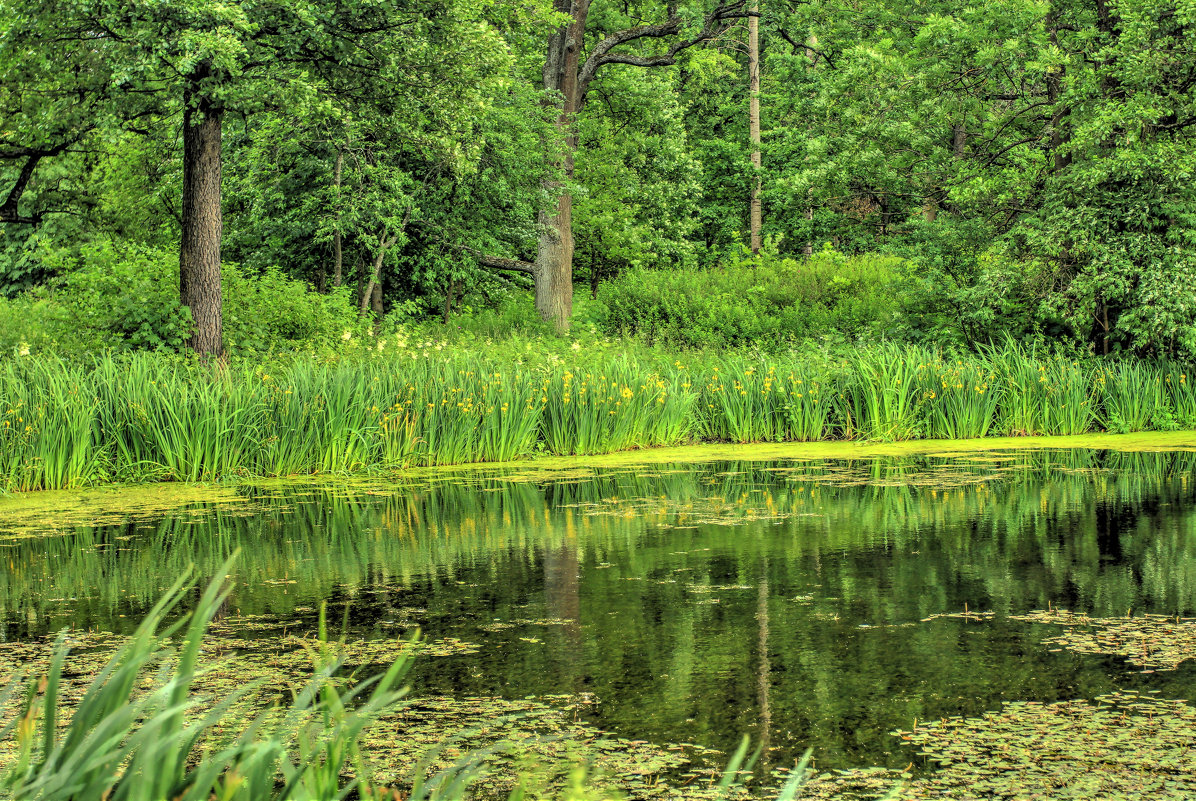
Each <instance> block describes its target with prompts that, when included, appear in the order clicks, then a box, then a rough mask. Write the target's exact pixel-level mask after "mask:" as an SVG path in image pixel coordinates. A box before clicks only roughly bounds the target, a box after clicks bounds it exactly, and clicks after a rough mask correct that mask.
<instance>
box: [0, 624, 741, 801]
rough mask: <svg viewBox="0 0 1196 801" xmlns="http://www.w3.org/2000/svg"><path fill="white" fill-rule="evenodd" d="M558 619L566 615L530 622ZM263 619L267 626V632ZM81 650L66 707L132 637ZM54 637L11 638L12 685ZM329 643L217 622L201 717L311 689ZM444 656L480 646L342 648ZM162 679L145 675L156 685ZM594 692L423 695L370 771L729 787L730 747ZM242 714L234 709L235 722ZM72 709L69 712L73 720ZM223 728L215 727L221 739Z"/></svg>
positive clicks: (200, 680)
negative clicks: (630, 721)
mask: <svg viewBox="0 0 1196 801" xmlns="http://www.w3.org/2000/svg"><path fill="white" fill-rule="evenodd" d="M525 622H527V623H529V624H532V625H558V624H559V623H561V622H562V621H556V620H537V621H525ZM260 625H262V624H260V623H259V628H257V629H256V630H257V631H262V630H263V629H262V628H260ZM67 642H68V643H69V644H70V645H71V653H70V657H69V660H68V663H67V664H68V666H69V667H68V669H67V671H66V672H65V673H64V677H63V678H64V681H63V684H62V687H61V690H60V698H61V701H62V706H63V708H65V709H68V710H69V709H70V708H72V707H73V706H74V705H75V704H77V703H78V702H79V701H80V700H81V698H82V694H83V692H84V690H85V689H86V686H87V683H88V682H89V681H90V680H91V679H92V677H94V676H95V675H96V674H97V673H99V672H100V670H101V669H102V668H103V666H104V664H105V663H106V661H107V660H108V659H109V658H110V657H111V656H112V654H113V653H114V652H115V651H116V650H117V649H118V648H119V647H120V645H121V644H122V643H123V642H124V638H121V637H114V636H112V635H107V634H100V633H94V632H93V633H88V632H81V633H74V634H71V635H70V636H69V637H68V640H67ZM51 645H52V642H51V641H49V640H47V641H43V642H32V643H0V683H4V684H7V683H8V682H10V681H12V680H13V679H14V678H16V677H18V676H23V677H25V678H32V677H35V676H37V675H40V674H41V673H42V672H44V671H45V670H46V669H47V668H48V666H49V663H50V656H51ZM325 647H327V646H325V645H324V644H322V643H320V642H319V641H313V640H311V639H309V638H305V637H298V636H295V635H286V636H283V637H280V638H269V639H245V638H242V637H236V636H231V635H230V634H229V633H228V630H227V627H226V626H217V627H215V628H214V630H212V631H211V632H210V633H209V635H208V636H207V637H205V639H204V646H203V654H204V657H203V658H204V660H205V663H206V664H205V665H204V666H203V669H202V671H201V672H200V674H199V675H198V676H197V678H196V681H195V683H194V700H195V706H194V708H193V710H192V712H193V713H194V714H202V713H203V712H205V711H207V710H209V709H211V708H212V706H213V705H214V704H215V703H216V702H217V701H219V700H220V699H223V698H226V697H228V696H230V695H232V694H233V693H234V692H235V691H238V690H244V689H245V688H246V687H249V688H251V690H250V692H249V693H248V694H247V695H246V696H245V697H244V698H243V699H242V700H241V701H240V702H239V704H238V709H240V710H241V711H242V712H243V715H244V716H248V715H250V714H253V713H256V712H257V711H258V710H260V709H263V708H265V707H267V706H269V705H270V704H271V703H274V702H279V701H283V700H285V698H286V696H287V695H288V694H289V693H291V692H296V691H298V690H299V689H301V688H302V686H303V685H304V682H305V681H306V680H307V678H308V677H309V676H310V674H311V670H312V664H313V655H314V653H315V652H316V651H319V650H320V649H321V648H325ZM409 648H415V649H416V650H417V652H418V655H419V657H420V658H421V659H422V658H435V657H446V656H456V655H460V654H462V653H472V652H474V651H475V650H476V647H475V646H472V645H470V644H468V643H462V642H461V641H459V640H455V639H453V638H444V639H440V640H434V641H430V642H427V643H418V644H416V645H414V646H413V645H412V644H411V643H410V642H404V641H399V642H395V641H369V642H348V643H342V644H339V645H337V646H336V650H337V653H338V654H340V655H343V656H344V657H345V658H346V662H345V665H346V668H348V669H351V670H352V671H353V672H354V673H356V674H357V675H359V676H360V675H368V672H369V671H364V670H363V668H372V667H376V666H377V665H379V664H381V665H385V664H386V663H388V662H391V661H393V660H394V659H395V658H396V657H397V656H398V655H399V654H400V653H401V652H402V651H403V650H406V649H409ZM151 686H152V678H151V677H146V678H145V680H144V687H145V689H147V690H148V689H149V688H150V687H151ZM594 703H595V699H594V698H593V697H592V696H588V695H586V694H580V695H552V696H544V697H540V698H526V699H514V700H512V699H504V698H496V697H462V698H453V697H447V696H426V697H418V698H415V699H413V700H412V701H411V702H410V703H409V704H406V705H404V706H402V707H401V708H399V709H398V710H397V711H396V712H393V713H390V714H388V715H387V716H386V717H384V718H382V719H381V720H380V721H379V722H378V723H377V724H376V725H375V726H374V727H373V728H371V729H370V730H369V732H368V734H367V735H366V737H365V738H364V739H363V741H362V744H363V746H364V747H365V756H366V759H367V768H368V769H369V770H370V771H371V772H372V773H373V781H374V782H376V783H379V782H380V783H384V784H392V785H395V786H396V787H402V786H404V783H405V782H407V781H409V780H410V778H411V777H412V776H414V775H416V772H417V771H422V772H423V773H424V774H425V775H427V774H432V773H435V772H437V771H440V770H445V769H450V768H453V767H455V766H458V765H459V764H460V763H461V760H462V759H463V758H465V757H466V756H471V757H477V756H478V755H482V756H484V757H485V758H484V760H483V763H482V764H483V768H482V771H481V774H480V777H479V779H478V780H477V781H476V783H475V784H474V785H473V794H472V795H471V797H474V798H481V799H486V798H495V799H498V798H506V797H507V795H508V793H509V792H510V790H511V789H512V788H513V787H514V786H515V782H516V781H517V779H516V777H520V778H519V779H518V781H521V782H523V783H524V785H525V786H527V787H529V788H533V789H535V788H538V789H540V790H545V791H547V790H551V788H553V787H557V786H559V785H561V784H563V783H564V782H565V780H566V779H567V778H568V775H569V773H570V771H571V770H573V769H574V768H575V767H576V766H578V765H585V766H586V767H587V774H588V777H589V780H590V782H591V784H592V785H593V786H594V787H596V788H603V789H605V790H609V791H611V792H617V793H619V794H621V795H624V796H625V797H626V798H628V799H683V798H684V799H690V798H693V799H703V798H711V799H713V798H715V797H719V796H718V795H717V791H716V788H715V787H714V782H715V781H716V779H717V778H718V776H719V771H718V770H717V768H716V767H714V766H715V765H716V764H717V763H718V761H719V760H720V759H721V757H722V755H721V754H720V753H719V752H718V751H714V750H711V749H708V748H703V747H701V746H697V745H693V744H688V743H686V744H681V743H673V744H666V745H656V744H653V743H649V742H647V741H644V740H631V739H628V738H623V737H617V736H614V735H610V734H608V733H606V732H603V731H601V730H600V729H598V728H596V727H594V726H593V725H590V724H587V723H585V722H584V717H585V714H586V709H587V707H589V706H592V705H593V704H594ZM15 712H16V706H15V702H14V704H13V705H10V707H9V708H8V709H7V710H4V713H3V715H2V716H0V726H3V725H4V723H6V722H7V721H8V720H10V719H11V716H12V715H13V714H15ZM236 717H237V716H236V715H232V716H230V719H235V718H236ZM66 723H67V717H66V716H64V719H62V720H60V721H59V726H60V727H64V726H65V725H66ZM224 732H225V728H224V727H223V726H217V727H215V728H214V729H213V732H212V733H213V734H214V735H216V736H220V735H221V734H222V733H224ZM15 756H16V752H15V748H14V743H13V741H12V740H11V739H7V740H4V741H3V742H0V768H2V767H3V766H4V765H5V764H6V763H7V762H8V761H10V760H12V759H13V758H15Z"/></svg>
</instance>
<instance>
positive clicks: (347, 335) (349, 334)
mask: <svg viewBox="0 0 1196 801" xmlns="http://www.w3.org/2000/svg"><path fill="white" fill-rule="evenodd" d="M352 338H353V333H352V332H351V331H346V332H345V333H343V334H341V339H343V340H345V341H346V342H348V341H349V340H350V339H352Z"/></svg>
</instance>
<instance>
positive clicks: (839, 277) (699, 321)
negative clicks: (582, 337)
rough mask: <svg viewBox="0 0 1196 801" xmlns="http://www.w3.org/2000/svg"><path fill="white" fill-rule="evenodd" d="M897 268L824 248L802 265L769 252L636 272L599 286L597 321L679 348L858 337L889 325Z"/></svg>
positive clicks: (890, 261) (887, 261) (888, 260)
mask: <svg viewBox="0 0 1196 801" xmlns="http://www.w3.org/2000/svg"><path fill="white" fill-rule="evenodd" d="M899 263H900V260H899V259H896V258H893V257H886V256H856V257H848V256H844V255H843V254H841V253H837V252H835V251H832V250H824V251H822V252H820V253H817V254H815V255H814V256H813V257H811V258H809V259H807V260H804V261H799V260H796V259H791V258H781V257H778V256H775V255H772V254H764V255H761V256H759V257H758V258H751V257H742V258H738V259H733V260H730V261H728V262H725V263H724V264H721V265H719V266H717V267H714V268H709V269H700V268H684V269H676V270H630V271H628V272H626V273H624V274H623V275H621V276H620V277H619V278H618V279H616V280H614V281H611V282H609V283H606V284H604V285H603V286H602V288H601V289H600V290H599V295H598V299H599V301H600V306H599V309H598V310H597V313H596V321H597V323H598V325H599V327H600V328H601V329H602V330H603V331H605V332H606V333H607V334H609V335H615V334H638V335H641V336H643V337H645V338H646V339H647V340H648V341H649V342H653V343H661V344H667V345H672V346H675V347H681V348H699V347H731V348H734V347H758V348H763V349H772V350H775V349H779V348H782V347H784V346H785V345H787V344H789V343H792V342H795V341H798V340H801V339H805V338H810V337H818V338H824V337H832V338H833V337H838V338H845V339H849V340H851V339H856V338H858V337H861V336H863V335H865V334H868V333H882V332H884V331H885V330H886V329H887V328H888V327H889V326H891V324H892V322H893V319H894V316H895V311H896V306H897V300H896V295H895V294H894V288H895V286H896V269H897V267H898V265H899Z"/></svg>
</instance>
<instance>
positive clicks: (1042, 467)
mask: <svg viewBox="0 0 1196 801" xmlns="http://www.w3.org/2000/svg"><path fill="white" fill-rule="evenodd" d="M1194 470H1196V453H1190V452H1185V453H1169V454H1133V453H1117V452H1099V451H1037V452H1024V453H1010V452H1002V453H996V452H993V453H981V454H970V455H962V454H961V455H957V456H954V457H952V456H949V455H948V456H941V457H913V458H884V459H875V460H861V461H822V460H819V461H812V462H784V463H778V462H754V461H742V462H724V463H716V464H703V465H698V466H687V465H672V466H652V467H634V466H631V467H620V468H604V469H584V470H575V471H570V472H555V473H553V472H540V473H530V474H529V473H522V474H516V473H510V472H503V471H499V470H493V469H491V470H475V471H468V472H459V473H445V474H437V475H434V476H432V477H425V478H422V479H419V480H410V481H403V480H399V481H397V482H396V481H387V482H383V481H381V480H371V481H364V482H363V481H354V482H344V481H342V482H335V481H330V482H327V483H323V484H314V485H313V484H305V485H301V486H268V487H259V488H256V489H254V488H244V489H240V490H238V492H239V493H241V494H242V495H243V499H242V500H241V501H239V502H238V503H235V504H229V503H221V504H209V505H205V504H202V503H196V504H192V505H190V506H188V507H186V508H184V509H180V510H176V511H174V512H172V513H170V514H169V515H166V516H164V517H159V518H156V519H144V518H143V519H129V520H126V521H125V522H123V523H120V524H117V525H103V526H91V527H73V528H70V529H68V530H66V531H59V532H54V533H52V534H49V533H47V535H46V536H38V537H29V536H23V537H20V538H9V539H2V537H3V529H4V521H3V520H0V549H2V550H0V559H2V560H3V562H4V568H5V569H4V570H2V571H0V639H3V640H5V641H10V642H11V641H19V640H29V639H32V638H38V637H41V636H44V635H45V634H47V633H50V632H53V631H56V630H58V629H60V628H62V627H64V626H70V627H72V628H76V629H92V630H100V631H112V632H122V631H128V630H130V629H131V628H132V626H133V624H134V623H135V621H136V620H137V618H138V616H139V614H140V613H141V612H143V611H145V610H146V609H147V608H148V607H149V606H150V605H151V604H152V602H153V601H154V600H155V599H156V597H157V596H158V594H159V593H160V591H161V590H162V589H163V588H164V587H165V586H167V585H168V584H169V583H170V582H171V581H172V580H173V578H174V577H175V576H176V575H177V574H178V573H179V572H180V571H181V570H182V569H183V568H184V567H185V566H186V565H188V564H189V563H195V565H196V566H197V567H198V569H199V571H200V573H201V575H203V576H205V577H207V576H211V575H213V574H214V573H215V572H216V571H217V569H218V567H219V565H220V564H221V563H222V562H223V561H224V560H225V559H226V558H227V557H228V556H229V554H231V553H232V552H233V551H234V550H236V549H239V550H240V556H239V560H238V562H237V566H236V582H237V583H236V588H235V591H234V593H233V595H232V598H231V600H230V602H229V604H228V607H227V609H228V616H229V620H230V621H233V623H232V624H233V625H235V621H237V620H262V619H266V620H275V621H277V620H281V621H287V622H288V625H290V626H292V630H301V629H303V628H304V627H306V628H308V629H310V628H311V627H312V626H313V625H314V623H313V621H314V620H315V616H316V612H315V610H316V609H317V608H318V607H319V605H320V604H321V602H327V603H328V606H329V610H330V616H331V617H333V618H334V619H337V620H340V619H341V616H342V615H345V616H347V619H348V624H349V628H350V636H351V637H353V638H379V639H385V638H395V637H398V636H402V635H404V634H405V633H409V632H410V631H411V630H412V629H414V628H415V627H417V626H418V627H419V628H421V629H422V630H423V632H424V633H425V635H426V636H428V637H429V638H432V639H440V638H450V637H451V638H457V639H458V640H460V641H462V642H464V643H469V644H473V645H476V646H477V650H476V652H474V653H468V654H462V655H450V656H442V657H437V658H434V659H426V660H423V661H422V663H421V664H420V666H419V669H418V671H417V674H416V676H415V680H414V690H415V692H416V693H424V694H452V695H460V696H466V695H468V696H500V697H504V698H512V699H521V698H525V697H527V696H547V695H559V694H578V693H585V694H588V696H587V697H589V698H591V699H592V703H590V704H589V705H588V706H587V707H586V713H585V714H587V715H588V716H589V717H590V722H592V723H593V724H595V725H597V726H599V727H601V728H603V729H606V730H608V731H612V732H615V733H617V734H619V735H621V736H624V737H632V738H642V739H645V740H649V741H652V742H658V743H662V744H663V743H674V742H693V743H698V744H701V745H704V746H709V747H713V748H720V749H727V748H729V747H733V745H734V744H735V743H736V742H737V741H738V738H739V737H740V736H741V735H742V734H744V733H748V734H751V735H752V736H753V737H754V738H756V739H758V740H759V739H763V740H765V741H766V743H767V745H768V749H769V750H768V752H767V757H766V759H768V761H770V762H772V763H774V764H784V763H789V764H791V760H792V759H793V757H794V756H796V755H799V754H800V753H801V752H803V751H804V750H805V749H806V748H808V747H812V748H813V749H814V753H815V757H816V759H817V760H818V762H819V764H820V765H821V766H825V767H854V766H864V765H884V766H890V767H897V766H904V765H905V764H906V763H908V762H909V761H910V754H909V751H908V749H902V748H900V747H899V745H898V744H897V743H896V742H895V740H894V738H893V737H892V736H891V735H890V734H889V733H890V732H891V731H892V730H894V729H899V728H908V727H909V726H910V725H911V722H912V721H913V720H915V719H917V720H934V719H938V718H942V717H948V716H954V715H975V714H979V713H981V712H984V711H985V710H992V709H996V708H999V707H1000V706H1001V703H1002V702H1003V701H1007V700H1034V701H1054V700H1060V699H1071V698H1094V697H1096V696H1097V695H1100V694H1102V693H1107V692H1110V691H1114V690H1118V689H1131V690H1133V689H1137V690H1158V691H1160V692H1161V693H1162V694H1163V696H1164V697H1168V698H1196V668H1194V667H1192V663H1190V662H1186V663H1183V664H1181V665H1180V666H1179V668H1178V669H1176V670H1168V671H1158V672H1154V673H1142V672H1139V671H1138V670H1137V669H1136V668H1133V667H1132V666H1128V665H1127V664H1126V663H1125V662H1123V661H1122V660H1121V659H1120V658H1119V657H1115V656H1101V655H1084V654H1077V653H1073V652H1070V651H1066V650H1059V649H1054V650H1052V649H1051V648H1049V647H1046V646H1044V645H1043V643H1042V641H1043V639H1045V638H1046V637H1047V636H1050V634H1051V633H1052V632H1053V631H1054V632H1057V629H1052V628H1051V627H1049V626H1044V625H1041V624H1034V623H1026V622H1019V621H1013V620H1009V619H1008V616H1009V615H1016V614H1022V613H1025V612H1028V611H1031V610H1039V609H1048V608H1064V609H1070V610H1073V611H1077V612H1081V611H1082V612H1087V613H1090V614H1093V615H1097V616H1110V617H1112V616H1124V615H1126V614H1127V612H1129V611H1130V610H1133V612H1134V613H1135V614H1136V613H1139V612H1151V613H1161V614H1168V615H1181V616H1183V615H1192V614H1196V480H1194V475H1193V471H1194ZM965 609H966V610H968V611H969V612H972V611H991V612H994V613H996V617H995V618H994V619H991V620H976V619H971V618H969V617H934V616H935V615H943V614H950V613H958V612H963V611H964V610H965ZM927 618H930V619H929V620H927ZM249 636H254V635H253V634H252V632H251V633H250V634H249ZM259 636H268V635H259Z"/></svg>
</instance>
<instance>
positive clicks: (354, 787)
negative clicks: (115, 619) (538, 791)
mask: <svg viewBox="0 0 1196 801" xmlns="http://www.w3.org/2000/svg"><path fill="white" fill-rule="evenodd" d="M229 566H230V564H229V563H226V564H225V565H224V568H223V569H222V570H221V571H220V573H219V574H218V575H222V576H223V575H224V572H225V569H227V568H229ZM194 584H195V582H194V581H193V580H188V577H187V576H184V577H182V578H180V579H179V580H178V581H177V582H176V583H175V584H174V586H173V587H172V588H171V589H170V590H169V591H168V592H167V593H166V594H165V596H164V597H163V598H162V600H160V601H159V602H158V604H157V605H156V606H154V608H153V609H152V610H151V611H150V612H149V614H148V615H147V616H146V617H145V619H144V620H143V621H142V623H141V624H140V625H139V626H138V628H137V630H136V631H135V632H134V633H133V634H132V636H131V637H130V638H128V640H127V641H126V642H125V643H124V644H123V645H121V646H120V647H119V648H117V649H116V652H115V653H114V655H113V656H112V657H111V658H110V659H109V660H108V661H107V663H106V664H104V665H103V666H102V668H101V669H100V670H99V673H98V674H97V675H95V676H94V677H92V678H91V680H90V681H89V682H88V683H87V684H86V686H85V687H83V688H82V690H81V696H80V697H79V699H78V701H77V702H71V703H68V702H67V701H66V700H64V698H65V696H64V692H65V691H66V690H67V686H66V681H67V675H68V674H69V671H66V670H65V669H64V666H65V664H66V660H67V658H68V654H69V651H70V647H69V641H68V639H67V637H66V635H65V634H64V635H60V636H59V638H58V641H57V643H56V644H55V646H54V650H53V655H52V657H51V660H50V665H49V668H48V670H47V671H46V672H45V673H44V674H43V675H40V676H35V677H32V678H31V679H30V681H29V683H28V685H27V686H26V687H25V688H24V696H25V697H24V701H23V703H21V704H20V706H19V707H18V710H17V712H16V715H15V716H14V717H12V719H11V721H10V722H9V723H8V724H7V725H6V726H4V727H2V728H0V737H4V738H8V737H12V738H14V740H15V744H16V753H15V755H14V756H13V757H12V759H11V760H7V764H6V773H5V777H4V786H5V789H6V791H7V794H8V795H9V797H11V798H13V799H15V801H22V800H23V799H39V801H54V800H55V799H64V801H65V799H70V801H107V800H109V799H113V800H115V799H119V800H120V801H160V800H161V799H164V798H171V799H178V801H191V800H194V801H208V799H214V798H218V799H224V801H241V800H242V799H243V800H244V801H261V799H274V800H275V801H328V799H335V798H345V797H346V796H348V795H349V794H350V793H355V794H356V795H357V797H359V798H362V799H369V798H379V799H381V798H390V797H393V794H392V793H391V791H390V790H389V789H388V788H384V787H375V786H373V785H371V783H370V782H369V775H370V774H369V772H368V770H367V769H366V767H365V764H364V760H363V756H362V749H361V744H360V743H361V738H362V734H363V733H364V732H365V731H366V729H367V728H368V727H369V726H370V725H371V724H372V723H373V722H375V721H376V720H377V719H378V718H379V717H380V716H381V715H383V714H385V713H386V712H388V711H390V710H393V709H394V708H395V707H396V706H397V705H399V704H401V703H402V699H403V697H404V696H405V695H406V690H405V689H404V688H402V687H400V686H399V685H400V682H401V681H402V680H403V678H404V677H405V676H406V674H407V673H408V670H409V667H410V662H411V655H412V653H413V650H412V649H410V648H408V649H398V653H399V654H400V656H399V657H398V658H397V659H396V660H395V661H394V662H393V663H392V664H391V666H390V668H389V669H388V670H386V671H385V672H384V673H383V674H381V675H379V676H375V677H373V678H371V679H367V680H364V681H357V682H354V681H351V680H350V681H348V682H346V681H345V679H344V678H343V677H339V676H338V674H339V672H340V670H341V668H342V666H343V664H344V659H343V657H342V656H338V655H337V653H336V646H335V645H330V644H329V643H328V640H327V637H326V636H322V637H321V643H320V645H321V648H320V651H319V653H313V665H312V667H313V671H312V674H311V678H310V680H309V681H308V682H307V684H306V686H303V687H301V688H299V689H298V690H297V691H296V692H295V693H294V695H293V698H292V700H291V701H290V703H289V704H288V705H285V706H278V705H270V706H267V707H265V708H262V709H255V708H254V707H253V706H252V705H250V706H249V707H248V710H249V711H248V712H247V711H246V708H243V706H242V702H243V701H244V700H245V699H246V698H247V697H248V695H249V693H250V691H251V690H252V689H254V687H253V685H250V686H246V687H244V688H243V689H242V690H240V691H238V692H235V693H233V694H232V695H230V696H229V697H226V698H210V699H207V700H206V701H205V700H204V699H201V698H199V697H197V696H196V695H195V694H194V692H193V685H194V684H195V681H196V678H197V677H198V676H199V675H200V674H201V673H202V671H203V667H202V666H201V665H200V656H201V650H202V645H203V641H204V636H205V633H206V631H207V628H208V625H209V622H210V621H211V619H212V617H213V616H214V615H215V614H216V612H217V610H218V609H219V608H220V606H221V604H222V603H223V602H224V600H225V599H226V598H227V596H228V588H227V586H225V584H224V582H223V580H217V581H214V582H213V583H212V584H210V585H209V586H208V588H207V590H206V591H205V592H204V593H203V594H202V596H201V597H200V598H199V601H198V603H197V604H196V606H195V608H194V610H193V611H191V612H188V613H186V614H183V615H182V616H181V617H180V618H179V619H178V620H177V621H176V622H174V623H169V622H168V621H169V619H170V618H172V617H179V611H180V609H179V607H180V605H181V604H182V602H183V600H184V599H185V598H186V597H187V596H188V594H189V593H190V591H191V590H192V589H193V587H194ZM321 632H322V634H323V628H322V629H321ZM172 637H176V638H177V642H178V644H177V648H176V647H174V645H173V644H172V640H171V638H172ZM21 689H22V687H21V683H20V681H19V680H14V681H12V682H11V683H10V684H9V687H8V692H7V693H6V694H5V695H4V697H3V698H4V701H5V703H4V704H0V707H4V706H7V700H8V699H9V698H11V696H12V695H13V694H14V691H18V692H19V691H20V690H21ZM470 769H471V766H468V765H465V764H462V765H461V768H460V769H459V770H458V771H455V772H454V773H453V774H452V775H447V774H442V775H440V776H438V777H436V778H435V780H434V781H431V782H427V781H423V780H422V779H421V778H420V777H418V776H417V777H415V781H414V787H413V790H412V792H411V795H409V796H407V797H409V798H412V799H416V798H419V799H425V800H426V801H432V799H443V800H445V801H447V800H448V799H458V798H460V797H461V795H462V789H463V786H464V784H465V782H467V780H468V775H469V770H470Z"/></svg>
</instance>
